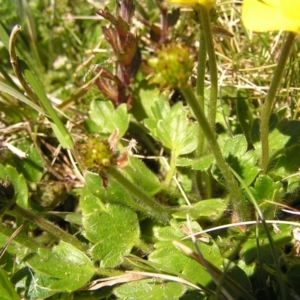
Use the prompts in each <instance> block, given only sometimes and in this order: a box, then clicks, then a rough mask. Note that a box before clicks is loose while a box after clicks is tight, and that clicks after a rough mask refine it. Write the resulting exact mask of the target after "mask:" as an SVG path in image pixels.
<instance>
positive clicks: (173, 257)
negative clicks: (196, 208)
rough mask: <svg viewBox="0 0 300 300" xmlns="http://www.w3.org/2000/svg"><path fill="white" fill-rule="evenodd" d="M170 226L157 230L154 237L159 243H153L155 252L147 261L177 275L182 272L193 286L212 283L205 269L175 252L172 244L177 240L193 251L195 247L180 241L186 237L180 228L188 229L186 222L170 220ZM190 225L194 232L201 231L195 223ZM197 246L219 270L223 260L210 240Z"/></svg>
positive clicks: (188, 242) (179, 252)
mask: <svg viewBox="0 0 300 300" xmlns="http://www.w3.org/2000/svg"><path fill="white" fill-rule="evenodd" d="M170 224H171V226H165V227H162V228H158V230H157V232H156V233H155V236H156V237H157V238H158V239H159V240H160V242H157V243H155V245H154V246H155V250H154V251H153V252H152V253H151V254H150V255H149V261H151V262H155V263H156V264H157V265H163V266H164V267H167V268H168V269H169V270H170V271H171V270H172V271H173V272H177V273H178V272H182V274H183V275H185V279H186V280H189V281H190V282H192V283H194V284H196V283H199V284H201V285H205V286H206V285H207V284H209V283H212V279H211V277H210V275H209V274H208V273H207V271H206V270H205V268H204V267H203V266H202V265H200V264H199V263H197V262H196V261H194V260H193V259H191V258H189V257H187V256H186V255H185V254H184V253H182V252H181V251H179V250H178V251H177V249H176V247H175V246H174V245H173V243H172V242H173V241H174V240H177V241H180V242H181V243H183V244H184V245H186V246H187V247H189V248H191V249H193V250H194V248H195V247H194V244H193V242H192V241H190V240H184V241H182V238H183V237H185V236H186V235H185V234H184V233H183V232H182V230H181V229H180V228H181V227H182V226H184V227H186V228H188V225H187V224H186V222H177V221H175V220H171V222H170ZM191 225H192V229H193V231H194V232H197V231H199V230H201V227H200V226H199V224H198V223H197V222H192V224H191ZM197 244H198V247H199V248H200V251H201V253H202V254H203V255H204V257H205V258H206V259H207V260H208V261H210V262H211V263H212V264H214V265H215V266H216V267H217V268H221V266H222V262H223V259H222V257H221V254H220V251H219V247H218V246H217V244H215V243H214V241H213V240H212V239H211V240H210V242H209V243H208V244H206V243H203V242H198V243H197ZM175 249H176V250H175ZM194 251H196V250H194Z"/></svg>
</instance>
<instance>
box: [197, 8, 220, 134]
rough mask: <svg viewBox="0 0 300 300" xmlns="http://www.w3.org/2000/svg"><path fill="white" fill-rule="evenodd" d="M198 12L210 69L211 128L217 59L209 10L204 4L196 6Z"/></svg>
mask: <svg viewBox="0 0 300 300" xmlns="http://www.w3.org/2000/svg"><path fill="white" fill-rule="evenodd" d="M198 7H199V9H198V14H199V17H200V22H201V25H202V30H203V34H204V38H205V44H206V48H207V53H208V62H209V71H210V82H211V87H210V102H209V113H208V121H209V125H210V127H211V128H212V130H214V129H215V122H216V112H217V100H218V69H217V60H216V54H215V48H214V42H213V35H212V30H211V26H210V19H209V11H208V9H207V7H206V6H205V5H199V6H198Z"/></svg>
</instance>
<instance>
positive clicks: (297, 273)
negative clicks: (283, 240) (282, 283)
mask: <svg viewBox="0 0 300 300" xmlns="http://www.w3.org/2000/svg"><path fill="white" fill-rule="evenodd" d="M287 282H288V283H289V284H290V285H291V286H292V287H293V290H294V292H295V293H296V294H298V295H299V294H300V285H299V282H300V265H299V264H295V265H292V266H291V268H290V269H289V270H288V272H287Z"/></svg>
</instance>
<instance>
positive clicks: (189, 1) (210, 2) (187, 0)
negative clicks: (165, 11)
mask: <svg viewBox="0 0 300 300" xmlns="http://www.w3.org/2000/svg"><path fill="white" fill-rule="evenodd" d="M166 2H168V3H170V4H176V5H183V6H188V5H194V4H197V3H199V4H200V5H203V6H208V7H209V8H212V7H213V6H214V5H215V4H216V0H166Z"/></svg>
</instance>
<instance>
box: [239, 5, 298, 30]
mask: <svg viewBox="0 0 300 300" xmlns="http://www.w3.org/2000/svg"><path fill="white" fill-rule="evenodd" d="M242 19H243V22H244V24H245V27H246V28H248V29H251V30H253V31H271V30H272V31H273V30H274V31H277V30H285V31H292V32H297V33H300V1H299V0H244V1H243V7H242Z"/></svg>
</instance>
